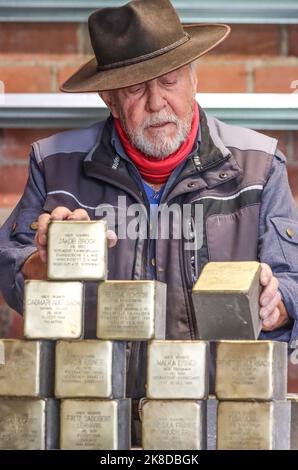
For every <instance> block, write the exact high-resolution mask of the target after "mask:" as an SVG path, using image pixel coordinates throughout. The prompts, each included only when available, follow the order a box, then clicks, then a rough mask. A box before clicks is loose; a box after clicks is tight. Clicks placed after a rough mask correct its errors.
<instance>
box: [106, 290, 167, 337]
mask: <svg viewBox="0 0 298 470" xmlns="http://www.w3.org/2000/svg"><path fill="white" fill-rule="evenodd" d="M165 328H166V284H163V283H161V282H157V281H106V282H102V283H100V284H99V286H98V308H97V337H98V338H100V339H119V340H140V341H141V340H149V339H164V338H165Z"/></svg>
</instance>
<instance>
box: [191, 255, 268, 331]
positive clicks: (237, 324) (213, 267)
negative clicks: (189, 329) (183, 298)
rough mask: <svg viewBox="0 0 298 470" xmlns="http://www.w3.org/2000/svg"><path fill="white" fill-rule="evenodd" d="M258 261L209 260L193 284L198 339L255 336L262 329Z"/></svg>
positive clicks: (259, 266)
mask: <svg viewBox="0 0 298 470" xmlns="http://www.w3.org/2000/svg"><path fill="white" fill-rule="evenodd" d="M260 272H261V265H260V263H257V262H255V261H245V262H244V261H243V262H242V261H241V262H225V263H221V262H212V263H208V264H207V265H206V266H205V267H204V269H203V271H202V273H201V275H200V277H199V279H198V281H197V282H196V284H195V285H194V287H193V292H192V296H193V303H194V308H195V315H196V322H197V329H198V334H199V338H200V339H204V340H208V339H209V340H220V339H257V338H258V336H259V333H260V331H261V319H260V318H259V309H260V307H259V296H260V292H261V288H260V281H259V278H260Z"/></svg>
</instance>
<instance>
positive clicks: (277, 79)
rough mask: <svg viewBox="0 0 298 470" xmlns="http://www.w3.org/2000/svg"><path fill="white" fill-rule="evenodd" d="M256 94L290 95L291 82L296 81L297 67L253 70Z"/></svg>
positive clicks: (297, 75) (297, 77)
mask: <svg viewBox="0 0 298 470" xmlns="http://www.w3.org/2000/svg"><path fill="white" fill-rule="evenodd" d="M254 75H255V91H256V92H257V93H292V92H293V88H291V84H292V82H294V81H295V80H298V67H266V68H265V67H264V68H260V69H256V70H255V74H254Z"/></svg>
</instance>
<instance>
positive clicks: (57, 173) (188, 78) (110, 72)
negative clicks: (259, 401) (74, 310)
mask: <svg viewBox="0 0 298 470" xmlns="http://www.w3.org/2000/svg"><path fill="white" fill-rule="evenodd" d="M89 30H90V37H91V42H92V46H93V49H94V53H95V57H94V59H92V60H91V61H90V62H88V63H87V64H85V65H84V66H83V67H82V68H81V69H80V70H79V71H78V72H76V73H75V74H74V75H73V76H72V77H71V78H70V79H69V80H68V81H67V82H66V83H65V84H64V85H63V87H62V90H63V91H66V92H94V91H98V92H99V93H100V96H101V97H102V99H103V100H104V101H105V103H106V104H107V106H108V108H109V110H110V112H111V115H110V117H109V118H108V119H107V120H106V121H105V122H102V123H97V124H95V125H93V126H92V127H89V128H87V129H81V130H73V131H67V132H62V133H59V134H57V135H54V136H52V137H50V138H47V139H43V140H40V141H38V142H35V143H34V144H33V146H32V152H31V158H30V173H29V180H28V184H27V186H26V189H25V192H24V195H23V197H22V199H21V200H20V202H19V204H18V206H17V207H16V208H15V210H14V211H13V213H12V215H11V216H10V218H9V219H8V221H7V222H6V224H5V225H4V226H3V228H2V229H1V246H0V255H1V258H0V262H1V276H0V278H1V280H0V287H1V290H2V291H3V293H4V295H5V296H6V299H7V301H8V303H10V304H11V305H12V306H13V307H14V308H16V309H17V310H18V311H20V312H21V311H22V298H23V281H24V278H31V279H32V278H43V277H44V265H45V264H44V263H45V262H46V247H47V224H48V222H49V221H50V220H89V219H94V218H96V217H99V215H98V210H97V209H98V207H99V206H100V205H102V204H108V205H110V206H112V207H114V208H115V210H116V211H117V215H118V216H119V217H118V218H119V220H120V219H121V218H122V219H121V220H123V217H124V218H126V219H127V220H131V214H130V215H129V212H128V211H126V212H125V211H124V209H123V207H122V206H121V204H120V203H119V201H123V198H125V203H126V207H127V208H129V207H131V206H132V205H133V204H135V203H138V204H141V205H142V207H144V210H145V212H146V213H147V215H148V219H149V218H150V217H149V214H150V213H151V218H152V217H153V216H154V213H155V214H156V209H157V206H158V205H160V204H163V205H164V206H167V207H169V208H171V207H173V206H174V205H175V207H178V208H183V207H184V206H185V205H188V207H190V213H189V217H188V220H187V223H188V226H190V227H191V234H192V235H191V236H192V237H193V238H194V237H195V236H196V234H197V232H198V231H197V228H198V227H197V226H198V225H200V229H201V231H202V237H201V242H200V243H197V246H196V245H195V243H193V244H192V246H194V248H192V249H186V244H187V243H188V244H189V242H190V240H191V241H193V238H190V239H189V238H188V239H187V237H186V236H185V234H184V235H183V236H180V237H179V236H174V232H175V233H176V234H177V231H178V233H179V234H180V235H181V234H182V226H180V227H177V223H178V222H177V221H176V222H173V224H175V226H174V227H173V226H172V227H170V229H169V237H168V238H166V237H162V236H161V235H160V230H159V225H160V224H161V222H162V215H159V216H157V217H156V218H155V219H156V225H157V227H156V233H157V236H156V239H155V237H151V238H150V237H147V238H146V237H143V236H141V235H140V233H139V234H138V236H136V237H130V236H128V235H127V236H126V237H119V233H118V232H117V231H118V230H120V226H121V223H120V222H119V223H118V224H116V226H115V232H116V234H115V233H114V232H110V246H111V249H110V252H109V278H110V279H158V280H160V281H162V282H165V283H166V284H167V286H168V299H167V337H168V338H174V339H178V338H180V339H191V338H192V339H193V338H196V336H197V331H196V325H195V322H194V313H193V306H192V301H191V295H190V292H191V288H192V285H193V283H194V281H195V280H196V279H197V277H198V276H199V274H200V272H201V270H202V268H203V266H204V265H205V264H206V263H207V262H208V261H228V260H229V261H231V260H236V261H238V260H260V261H261V262H262V263H263V265H262V266H263V269H262V273H261V283H262V285H263V287H264V289H263V292H262V294H261V296H260V305H261V309H260V316H261V318H262V319H263V332H262V333H261V337H262V338H275V339H278V340H286V341H290V340H291V339H294V338H295V337H296V336H297V332H298V321H297V320H298V307H297V299H298V291H297V280H298V274H297V265H298V257H297V233H298V217H297V212H296V209H295V206H294V203H293V199H292V196H291V192H290V190H289V187H288V182H287V176H286V167H285V158H284V156H283V155H282V154H281V152H280V151H279V150H278V149H277V142H276V140H275V139H272V138H269V137H267V136H265V135H262V134H259V133H256V132H254V131H251V130H248V129H243V128H238V127H234V126H230V125H227V124H224V123H222V122H220V121H218V120H217V119H214V118H212V117H210V116H207V114H206V113H205V112H204V110H203V109H201V107H200V106H198V105H197V103H196V102H195V94H196V90H197V78H196V73H195V68H194V66H193V61H195V60H196V59H198V57H200V56H202V55H203V54H205V53H206V52H208V51H209V50H210V49H212V48H214V47H215V46H216V45H217V44H219V43H220V42H221V41H223V40H224V39H225V37H226V36H227V35H228V33H229V30H230V29H229V27H228V26H226V25H204V24H199V25H191V26H187V27H184V28H183V27H182V25H181V23H180V21H179V18H178V16H177V15H176V12H175V10H174V9H173V7H172V6H171V4H170V2H169V1H168V0H133V1H131V2H130V3H128V4H127V5H124V6H122V7H118V8H105V9H101V10H97V11H95V12H94V13H93V14H92V15H91V16H90V18H89ZM198 206H200V207H201V208H202V212H201V214H202V217H201V219H200V220H198V219H197V218H195V214H196V209H197V207H198ZM150 209H151V210H150ZM184 219H185V217H184ZM37 220H38V224H34V222H35V221H37ZM184 222H185V220H184ZM151 223H152V220H151ZM148 224H150V220H149V222H148ZM180 225H181V224H180ZM36 229H37V231H36V232H35V230H36ZM177 229H178V230H177ZM117 235H118V240H117ZM89 287H90V288H89V290H90V292H89V296H88V299H89V304H88V305H89V306H88V309H87V327H88V329H89V332H88V335H89V336H92V334H94V331H93V328H94V325H93V317H94V315H93V313H94V312H93V304H94V295H93V292H94V286H92V285H90V286H89ZM293 326H294V327H293ZM137 347H138V346H136V348H137ZM139 352H140V351H139ZM132 356H134V358H136V357H139V356H140V354H139V356H138V354H134V355H132ZM136 360H138V359H136ZM130 367H132V366H131V364H130ZM131 370H132V369H131ZM133 370H135V367H134V368H133ZM133 375H134V374H131V376H133Z"/></svg>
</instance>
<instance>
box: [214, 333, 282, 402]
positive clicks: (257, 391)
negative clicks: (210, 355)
mask: <svg viewBox="0 0 298 470" xmlns="http://www.w3.org/2000/svg"><path fill="white" fill-rule="evenodd" d="M216 348H217V351H216V381H215V393H216V396H217V398H218V399H219V400H250V399H251V400H285V398H286V393H287V371H288V365H287V358H288V355H287V344H286V343H282V342H279V341H220V342H218V343H217V345H216Z"/></svg>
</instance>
